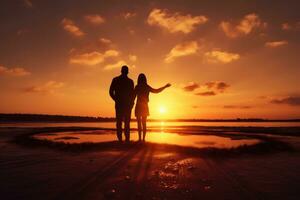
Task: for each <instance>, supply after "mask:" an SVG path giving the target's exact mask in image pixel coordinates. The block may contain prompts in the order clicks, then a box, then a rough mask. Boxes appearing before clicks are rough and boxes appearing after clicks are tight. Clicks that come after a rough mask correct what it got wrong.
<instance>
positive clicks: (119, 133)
mask: <svg viewBox="0 0 300 200" xmlns="http://www.w3.org/2000/svg"><path fill="white" fill-rule="evenodd" d="M116 126H117V137H118V140H119V141H120V142H122V117H120V116H118V117H117V118H116Z"/></svg>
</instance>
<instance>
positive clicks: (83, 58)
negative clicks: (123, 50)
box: [69, 50, 119, 66]
mask: <svg viewBox="0 0 300 200" xmlns="http://www.w3.org/2000/svg"><path fill="white" fill-rule="evenodd" d="M118 55H119V52H118V51H116V50H107V51H105V52H104V53H100V52H98V51H93V52H90V53H83V54H77V55H72V56H71V58H70V60H69V62H70V63H71V64H79V65H88V66H93V65H97V64H99V63H102V62H104V60H105V59H106V58H108V57H117V56H118Z"/></svg>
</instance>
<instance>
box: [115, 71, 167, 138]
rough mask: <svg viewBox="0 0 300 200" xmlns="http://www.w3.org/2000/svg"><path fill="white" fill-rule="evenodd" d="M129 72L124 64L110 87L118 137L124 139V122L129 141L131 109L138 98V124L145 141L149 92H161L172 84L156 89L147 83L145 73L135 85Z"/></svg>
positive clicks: (140, 136) (136, 108) (136, 111)
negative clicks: (129, 76)
mask: <svg viewBox="0 0 300 200" xmlns="http://www.w3.org/2000/svg"><path fill="white" fill-rule="evenodd" d="M127 74H128V67H127V66H123V67H122V69H121V75H120V76H117V77H115V78H114V79H113V80H112V83H111V85H110V89H109V94H110V96H111V98H112V99H113V100H114V101H115V109H116V126H117V137H118V139H119V141H122V122H124V132H125V140H126V141H127V142H129V139H130V118H131V109H132V107H133V105H134V101H135V98H137V101H136V105H135V116H136V119H137V124H138V133H139V141H142V139H143V141H145V136H146V130H147V126H146V122H147V117H148V116H149V108H148V101H149V93H150V92H152V93H160V92H162V91H163V90H164V89H165V88H167V87H170V86H171V85H170V84H166V85H165V86H164V87H161V88H158V89H154V88H152V87H151V86H149V85H148V84H147V78H146V76H145V74H140V75H139V77H138V81H137V85H136V86H135V87H134V83H133V81H132V80H131V79H130V78H128V76H127ZM142 132H143V138H142Z"/></svg>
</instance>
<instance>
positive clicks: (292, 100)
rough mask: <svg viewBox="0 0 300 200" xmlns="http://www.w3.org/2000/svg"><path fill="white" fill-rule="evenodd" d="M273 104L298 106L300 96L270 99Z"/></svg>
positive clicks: (299, 104)
mask: <svg viewBox="0 0 300 200" xmlns="http://www.w3.org/2000/svg"><path fill="white" fill-rule="evenodd" d="M271 103H273V104H285V105H290V106H300V96H288V97H285V98H279V99H272V100H271Z"/></svg>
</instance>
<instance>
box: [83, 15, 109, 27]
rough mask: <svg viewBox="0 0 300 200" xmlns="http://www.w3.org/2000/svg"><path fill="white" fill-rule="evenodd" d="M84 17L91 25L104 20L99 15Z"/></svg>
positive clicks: (101, 22)
mask: <svg viewBox="0 0 300 200" xmlns="http://www.w3.org/2000/svg"><path fill="white" fill-rule="evenodd" d="M84 19H85V20H86V21H87V22H89V23H91V24H93V25H99V24H103V23H104V22H105V19H104V18H103V17H102V16H100V15H85V16H84Z"/></svg>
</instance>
